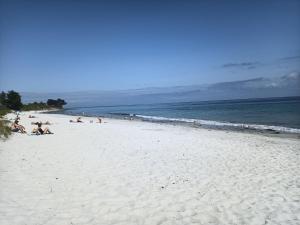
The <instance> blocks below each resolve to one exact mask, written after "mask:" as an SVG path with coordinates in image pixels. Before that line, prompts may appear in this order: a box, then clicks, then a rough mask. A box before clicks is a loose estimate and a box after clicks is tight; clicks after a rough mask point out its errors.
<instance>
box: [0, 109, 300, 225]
mask: <svg viewBox="0 0 300 225" xmlns="http://www.w3.org/2000/svg"><path fill="white" fill-rule="evenodd" d="M31 114H32V115H35V116H36V117H38V118H37V119H29V118H28V115H29V113H28V112H27V113H22V114H21V121H20V123H21V124H23V125H25V127H26V128H27V131H31V130H32V128H33V127H34V126H33V125H31V124H30V123H31V122H32V121H39V120H42V121H46V120H49V121H50V122H52V123H54V124H53V125H50V126H49V128H50V129H51V130H52V131H53V132H54V134H53V135H40V136H35V135H26V134H25V135H24V134H19V133H17V134H13V135H12V136H11V137H10V138H9V139H8V140H7V141H5V142H3V141H1V142H0V224H1V225H15V224H20V225H25V224H28V225H50V224H51V225H79V224H80V225H81V224H91V225H94V224H95V225H96V224H97V225H109V224H124V225H131V224H132V225H133V224H134V225H142V224H145V225H146V224H148V225H156V224H161V225H167V224H169V225H176V224H178V225H183V224H187V225H188V224H253V225H260V224H261V225H263V224H295V225H296V224H300V140H299V139H292V138H282V137H267V136H263V135H259V134H248V133H238V132H231V131H218V130H208V129H201V128H191V127H183V126H174V125H167V124H157V123H148V122H140V121H125V120H115V119H104V122H105V123H102V124H98V123H95V119H94V118H83V120H84V121H85V122H84V123H82V124H79V123H78V124H77V123H69V120H70V119H74V118H75V117H70V116H66V115H54V114H37V113H31ZM7 117H8V118H14V115H12V114H9V115H8V116H7ZM91 119H94V123H89V120H91Z"/></svg>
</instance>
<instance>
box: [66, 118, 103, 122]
mask: <svg viewBox="0 0 300 225" xmlns="http://www.w3.org/2000/svg"><path fill="white" fill-rule="evenodd" d="M97 120H98V121H97V122H96V123H102V119H101V118H100V117H97ZM70 123H83V121H82V120H81V117H77V119H76V120H70ZM90 123H93V120H90Z"/></svg>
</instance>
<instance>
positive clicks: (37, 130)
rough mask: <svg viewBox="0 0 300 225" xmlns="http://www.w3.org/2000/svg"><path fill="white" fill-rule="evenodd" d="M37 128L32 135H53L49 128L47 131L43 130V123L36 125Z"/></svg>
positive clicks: (46, 128)
mask: <svg viewBox="0 0 300 225" xmlns="http://www.w3.org/2000/svg"><path fill="white" fill-rule="evenodd" d="M36 125H37V128H34V129H33V130H32V133H34V134H53V133H52V132H51V131H50V130H49V128H48V127H45V129H43V128H42V122H38V123H36Z"/></svg>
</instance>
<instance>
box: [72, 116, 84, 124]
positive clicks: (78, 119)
mask: <svg viewBox="0 0 300 225" xmlns="http://www.w3.org/2000/svg"><path fill="white" fill-rule="evenodd" d="M70 123H83V121H82V120H81V117H78V118H77V120H76V121H74V120H70Z"/></svg>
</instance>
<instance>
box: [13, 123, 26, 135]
mask: <svg viewBox="0 0 300 225" xmlns="http://www.w3.org/2000/svg"><path fill="white" fill-rule="evenodd" d="M10 129H11V131H12V132H19V131H20V132H21V133H26V130H25V127H24V126H22V125H20V124H19V120H15V122H13V124H12V125H11V127H10Z"/></svg>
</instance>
